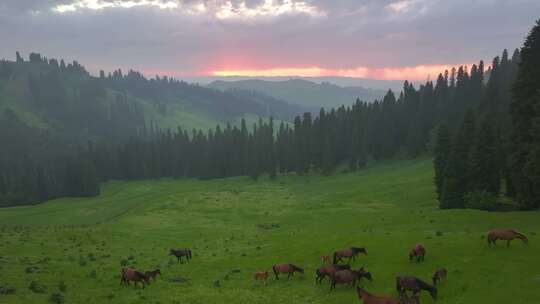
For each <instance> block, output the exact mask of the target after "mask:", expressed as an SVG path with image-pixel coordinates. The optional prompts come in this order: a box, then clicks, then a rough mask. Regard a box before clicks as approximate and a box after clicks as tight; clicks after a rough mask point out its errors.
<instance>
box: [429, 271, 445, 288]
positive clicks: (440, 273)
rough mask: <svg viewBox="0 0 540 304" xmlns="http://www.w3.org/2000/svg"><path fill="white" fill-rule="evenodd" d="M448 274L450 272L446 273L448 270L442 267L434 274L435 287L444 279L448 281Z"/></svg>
mask: <svg viewBox="0 0 540 304" xmlns="http://www.w3.org/2000/svg"><path fill="white" fill-rule="evenodd" d="M447 274H448V271H446V268H444V267H441V268H439V269H437V270H436V271H435V273H434V274H433V278H432V279H433V286H435V285H437V283H438V282H440V281H441V280H442V279H446V275H447Z"/></svg>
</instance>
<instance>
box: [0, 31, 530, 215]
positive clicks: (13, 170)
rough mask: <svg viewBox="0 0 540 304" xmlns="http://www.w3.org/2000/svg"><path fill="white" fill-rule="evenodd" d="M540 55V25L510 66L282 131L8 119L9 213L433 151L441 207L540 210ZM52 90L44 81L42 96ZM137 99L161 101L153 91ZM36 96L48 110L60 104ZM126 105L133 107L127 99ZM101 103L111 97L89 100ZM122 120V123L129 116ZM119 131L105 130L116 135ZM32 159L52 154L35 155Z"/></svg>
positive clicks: (0, 71)
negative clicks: (68, 135)
mask: <svg viewBox="0 0 540 304" xmlns="http://www.w3.org/2000/svg"><path fill="white" fill-rule="evenodd" d="M538 54H540V52H539V51H538V25H537V26H536V27H535V28H534V29H533V31H531V34H530V35H529V37H528V38H527V41H526V42H525V44H524V46H523V48H522V49H521V51H520V50H515V51H514V52H513V54H512V56H511V57H510V56H509V54H508V52H507V51H506V50H505V51H504V52H503V54H502V56H501V57H496V58H495V59H494V60H493V61H492V64H491V66H490V67H488V68H487V70H485V67H484V63H483V62H482V61H480V62H479V63H478V64H474V65H472V66H471V67H470V68H469V67H466V66H460V67H458V68H453V69H451V70H449V71H444V72H443V73H441V74H440V75H438V77H437V79H436V80H435V81H427V82H425V83H424V84H422V85H420V86H419V87H418V88H415V86H414V85H413V84H411V83H409V82H407V81H405V82H404V85H403V89H402V91H401V92H400V93H399V94H397V95H396V94H395V93H394V92H392V91H390V90H389V91H388V92H387V93H386V95H385V96H384V98H383V99H382V100H378V101H375V102H373V103H366V102H362V101H360V100H357V101H356V102H355V103H354V104H352V105H351V106H341V107H338V108H333V109H328V110H327V109H321V110H320V112H319V113H317V115H313V114H312V113H310V112H306V113H304V114H303V115H299V116H296V117H295V118H294V120H293V122H292V123H280V124H279V125H275V123H274V120H273V119H268V120H266V119H265V120H263V119H259V121H258V122H257V123H256V124H254V125H253V126H248V125H247V123H246V121H245V120H242V122H241V124H240V126H232V125H230V124H227V125H225V126H222V125H218V126H217V127H216V128H214V129H211V130H208V131H203V130H185V129H182V128H178V129H177V130H162V129H160V128H159V127H158V126H156V125H155V124H153V123H149V124H148V123H146V122H145V121H144V118H140V123H136V124H131V127H130V128H127V129H128V130H129V131H130V133H129V134H128V133H126V134H125V135H124V136H123V137H118V138H119V139H117V140H103V138H98V139H93V138H85V137H83V138H84V139H85V140H86V142H81V141H79V142H69V141H68V142H67V143H66V142H63V141H62V140H58V139H57V137H55V136H54V135H51V134H43V132H42V131H37V130H36V129H35V128H32V127H29V126H20V124H21V122H20V120H19V119H18V118H17V115H16V113H13V112H6V113H4V114H3V115H4V116H5V117H7V118H6V119H2V120H0V121H3V122H4V123H6V124H8V126H7V127H9V128H13V126H17V128H20V129H21V131H19V132H20V134H24V136H22V137H21V138H19V137H17V138H6V133H5V132H0V140H4V142H6V143H8V144H9V143H11V141H21V143H20V144H19V145H14V146H16V147H17V148H16V149H15V150H16V151H13V153H14V154H13V155H17V157H16V158H19V160H18V161H13V160H12V158H13V157H11V156H9V157H8V155H11V154H5V153H4V154H0V155H3V159H2V160H1V162H0V166H2V171H1V172H2V174H1V176H0V204H2V205H4V206H5V205H14V204H19V203H28V202H39V201H43V200H46V199H50V198H53V197H59V196H65V195H70V196H88V195H95V194H97V193H98V192H99V182H103V181H107V180H111V179H123V180H136V179H148V178H162V177H172V178H200V179H210V178H221V177H229V176H240V175H248V176H251V177H252V178H254V179H256V178H258V177H259V176H261V175H263V174H268V175H269V176H270V177H274V176H276V175H277V174H278V173H287V172H296V173H297V174H305V173H308V172H320V173H323V174H332V173H333V172H335V171H336V170H337V169H338V168H340V167H342V166H346V167H347V169H348V170H351V171H354V170H357V169H358V168H362V167H364V166H365V165H366V164H367V163H368V161H369V160H371V159H375V160H377V159H384V158H392V157H416V156H419V155H422V154H425V153H429V152H433V153H434V155H435V160H434V167H435V186H436V190H437V195H438V198H439V201H440V206H441V208H462V207H473V208H483V209H489V208H491V206H490V202H489V200H490V199H491V198H498V197H499V195H500V194H501V193H504V194H505V195H506V196H508V197H511V198H515V199H516V200H517V201H518V202H519V205H520V207H521V208H524V209H530V208H537V207H538V197H539V196H538V193H537V191H539V190H538V189H540V187H538V185H539V178H538V176H540V174H538V172H539V166H538V163H539V162H540V158H539V157H538V155H539V153H540V149H539V148H538V142H539V138H538V134H540V132H537V131H538V130H539V123H538V120H539V118H538V117H539V114H540V110H539V106H538V104H539V103H538V88H540V85H539V83H538V79H539V77H538V71H540V66H539V64H538ZM34 60H37V58H34ZM8 69H9V68H8ZM79 70H80V68H79ZM5 74H9V71H8V72H6V65H4V64H3V63H2V64H0V75H5ZM4 77H6V76H4ZM7 77H11V76H9V75H8V76H7ZM47 77H49V76H47ZM93 80H95V81H96V82H97V83H98V84H99V83H100V82H103V81H109V82H116V84H115V86H116V87H117V88H119V87H121V86H126V88H128V87H130V86H137V84H138V85H141V84H145V85H148V86H150V85H151V84H152V83H157V84H159V85H161V86H163V87H165V88H167V87H169V86H171V87H173V88H177V87H178V86H182V85H184V84H183V83H181V82H176V81H174V80H171V79H165V80H164V79H163V78H161V79H160V80H157V79H156V80H146V79H144V78H142V76H141V75H139V76H138V74H137V73H136V72H132V73H130V74H129V76H128V77H126V76H123V75H122V73H121V72H120V71H117V72H115V73H113V74H111V75H109V76H105V74H104V73H100V77H99V78H96V79H93ZM48 81H52V82H53V83H54V80H48ZM46 89H47V86H42V87H41V86H40V85H39V82H38V85H36V88H35V89H31V91H32V90H36V91H37V92H41V90H46ZM193 90H198V88H196V87H193ZM91 91H92V92H93V93H92V94H99V91H98V93H95V91H96V90H91ZM50 94H58V93H56V92H51V93H50ZM88 94H90V93H88ZM137 94H141V95H142V94H149V92H148V91H147V90H146V89H141V91H140V92H139V93H137ZM156 94H158V93H156ZM205 94H206V93H205ZM32 95H34V93H33V94H32ZM35 95H36V98H40V99H43V100H44V102H46V103H52V102H54V100H56V99H57V97H58V96H56V95H53V96H49V95H47V94H43V95H42V94H38V93H36V94H35ZM79 95H80V93H78V94H77V95H76V96H79ZM38 96H39V97H38ZM60 96H62V95H60ZM67 96H73V95H69V94H68V95H67ZM152 96H157V95H152ZM62 98H69V97H62ZM118 98H119V104H121V99H122V95H119V97H118ZM92 100H99V98H94V99H92V98H90V99H88V102H90V103H91V102H92ZM88 106H91V105H88ZM44 110H47V109H44ZM89 113H90V114H91V112H89ZM117 113H118V115H120V116H121V115H122V110H119V111H118V112H117ZM89 117H92V116H91V115H89ZM81 119H83V118H81ZM136 121H138V120H136ZM115 128H116V127H114V126H112V127H111V126H109V128H108V129H105V130H104V131H105V132H115ZM118 128H121V126H118ZM2 135H3V136H4V137H3V138H2ZM34 141H42V143H41V144H39V143H38V144H36V143H34ZM32 150H39V151H40V152H35V153H31V152H28V151H32ZM21 151H22V152H23V153H20V152H21ZM43 151H45V152H47V153H42V152H43ZM36 155H39V157H38V156H36ZM46 156H48V157H46ZM25 157H26V158H25ZM489 195H492V196H489ZM486 197H487V198H486ZM478 201H480V202H482V203H478ZM484 202H485V203H484Z"/></svg>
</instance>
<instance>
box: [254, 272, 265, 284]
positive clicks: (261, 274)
mask: <svg viewBox="0 0 540 304" xmlns="http://www.w3.org/2000/svg"><path fill="white" fill-rule="evenodd" d="M268 276H269V273H268V270H266V271H257V272H255V275H254V276H253V277H254V279H255V281H257V280H263V281H264V285H266V281H267V280H268Z"/></svg>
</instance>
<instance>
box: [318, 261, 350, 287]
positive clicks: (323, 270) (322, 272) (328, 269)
mask: <svg viewBox="0 0 540 304" xmlns="http://www.w3.org/2000/svg"><path fill="white" fill-rule="evenodd" d="M345 269H351V265H338V264H334V265H326V266H322V267H320V268H319V269H317V270H316V271H315V274H316V275H317V277H316V278H315V283H316V284H320V283H321V282H322V280H323V279H324V278H325V277H327V276H328V277H331V276H332V274H333V273H334V272H336V271H339V270H345Z"/></svg>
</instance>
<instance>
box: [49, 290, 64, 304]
mask: <svg viewBox="0 0 540 304" xmlns="http://www.w3.org/2000/svg"><path fill="white" fill-rule="evenodd" d="M49 301H51V302H53V303H56V304H62V303H64V295H63V294H61V293H59V292H55V293H53V294H52V295H51V297H50V298H49Z"/></svg>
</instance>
